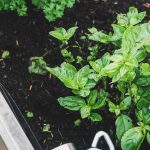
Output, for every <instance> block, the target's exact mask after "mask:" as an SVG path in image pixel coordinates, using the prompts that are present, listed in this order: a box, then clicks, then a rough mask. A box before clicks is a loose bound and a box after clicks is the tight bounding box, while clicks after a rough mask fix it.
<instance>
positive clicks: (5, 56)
mask: <svg viewBox="0 0 150 150" xmlns="http://www.w3.org/2000/svg"><path fill="white" fill-rule="evenodd" d="M9 55H10V53H9V51H8V50H4V51H3V52H2V55H1V58H0V61H3V60H4V59H6V58H8V57H9Z"/></svg>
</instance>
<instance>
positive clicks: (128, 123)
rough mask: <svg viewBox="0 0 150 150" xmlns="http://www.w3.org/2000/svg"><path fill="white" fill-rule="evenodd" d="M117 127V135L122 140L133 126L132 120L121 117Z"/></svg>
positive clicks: (117, 121) (124, 116)
mask: <svg viewBox="0 0 150 150" xmlns="http://www.w3.org/2000/svg"><path fill="white" fill-rule="evenodd" d="M115 125H116V135H117V137H118V139H119V140H121V138H122V136H123V135H124V133H125V132H126V131H128V130H129V129H130V128H132V126H133V125H132V120H131V118H130V117H128V116H126V115H121V116H119V117H118V118H117V120H116V122H115Z"/></svg>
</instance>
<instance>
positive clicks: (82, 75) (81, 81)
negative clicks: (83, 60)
mask: <svg viewBox="0 0 150 150" xmlns="http://www.w3.org/2000/svg"><path fill="white" fill-rule="evenodd" d="M89 74H90V68H89V66H88V65H87V66H84V67H83V68H81V69H80V70H79V71H78V72H77V73H76V74H75V76H74V79H73V80H75V82H76V83H77V85H78V86H79V87H80V88H83V87H84V86H85V85H86V83H87V82H88V76H89Z"/></svg>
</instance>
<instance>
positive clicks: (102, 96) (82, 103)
mask: <svg viewBox="0 0 150 150" xmlns="http://www.w3.org/2000/svg"><path fill="white" fill-rule="evenodd" d="M107 95H108V94H107V93H106V92H105V91H104V90H101V91H100V92H98V90H97V89H94V90H92V91H91V93H90V94H89V96H88V97H87V98H81V97H78V96H67V97H60V98H59V99H58V102H59V104H60V105H61V106H63V107H64V108H66V109H69V110H72V111H80V114H81V118H82V119H85V118H88V119H90V120H91V121H94V122H95V121H101V120H102V116H101V115H100V114H98V113H94V112H93V111H96V110H99V109H101V108H102V107H103V106H104V105H105V103H106V101H107Z"/></svg>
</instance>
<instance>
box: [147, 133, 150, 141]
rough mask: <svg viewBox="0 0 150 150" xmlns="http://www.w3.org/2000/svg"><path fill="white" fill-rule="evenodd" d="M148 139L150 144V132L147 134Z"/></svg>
mask: <svg viewBox="0 0 150 150" xmlns="http://www.w3.org/2000/svg"><path fill="white" fill-rule="evenodd" d="M146 139H147V142H148V144H150V132H147V134H146Z"/></svg>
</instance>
